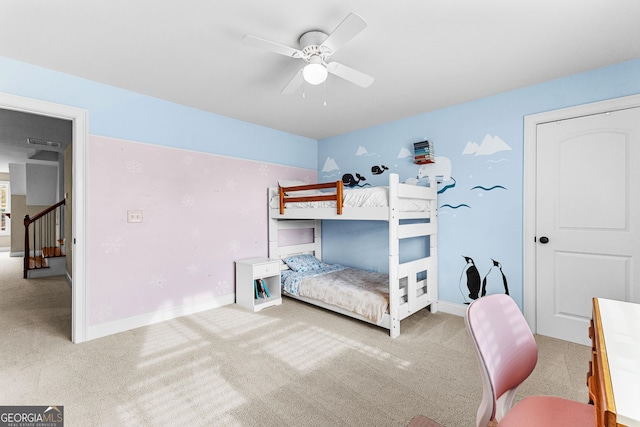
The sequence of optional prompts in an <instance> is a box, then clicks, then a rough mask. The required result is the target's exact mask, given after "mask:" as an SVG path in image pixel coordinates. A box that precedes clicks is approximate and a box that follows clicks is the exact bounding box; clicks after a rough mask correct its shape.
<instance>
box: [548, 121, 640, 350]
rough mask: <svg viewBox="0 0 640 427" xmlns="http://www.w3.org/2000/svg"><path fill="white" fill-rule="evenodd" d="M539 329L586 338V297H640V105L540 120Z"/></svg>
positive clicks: (575, 339) (564, 336)
mask: <svg viewBox="0 0 640 427" xmlns="http://www.w3.org/2000/svg"><path fill="white" fill-rule="evenodd" d="M536 149H537V161H536V242H537V243H536V300H537V303H536V307H537V309H536V319H537V322H536V323H537V332H538V333H539V334H542V335H548V336H551V337H555V338H560V339H563V340H568V341H573V342H577V343H582V344H585V345H590V342H591V341H590V340H589V337H588V325H589V319H591V299H592V298H593V297H601V298H610V299H615V300H620V301H632V302H640V283H639V282H640V231H639V229H640V108H631V109H626V110H619V111H612V112H609V113H603V114H596V115H591V116H585V117H579V118H574V119H568V120H561V121H557V122H551V123H544V124H539V125H538V126H537V145H536Z"/></svg>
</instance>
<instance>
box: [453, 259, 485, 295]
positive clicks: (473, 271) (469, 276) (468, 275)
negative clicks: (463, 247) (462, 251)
mask: <svg viewBox="0 0 640 427" xmlns="http://www.w3.org/2000/svg"><path fill="white" fill-rule="evenodd" d="M462 257H463V258H464V260H465V261H466V264H465V266H464V268H463V269H462V273H461V274H460V283H459V284H458V286H459V287H460V292H462V296H463V298H464V301H465V303H466V304H469V303H471V301H469V300H467V292H468V297H469V298H470V299H471V300H476V299H478V296H479V294H480V286H481V285H480V273H479V272H478V268H477V267H476V264H475V262H474V261H473V258H471V257H468V256H464V255H463V256H462ZM463 286H464V287H466V290H463Z"/></svg>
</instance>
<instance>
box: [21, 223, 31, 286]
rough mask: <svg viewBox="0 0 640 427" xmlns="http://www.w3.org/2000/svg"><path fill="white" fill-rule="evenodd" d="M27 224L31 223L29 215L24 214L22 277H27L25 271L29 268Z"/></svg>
mask: <svg viewBox="0 0 640 427" xmlns="http://www.w3.org/2000/svg"><path fill="white" fill-rule="evenodd" d="M29 224H31V218H29V215H25V216H24V263H23V272H22V277H23V278H24V279H26V278H27V271H28V270H29Z"/></svg>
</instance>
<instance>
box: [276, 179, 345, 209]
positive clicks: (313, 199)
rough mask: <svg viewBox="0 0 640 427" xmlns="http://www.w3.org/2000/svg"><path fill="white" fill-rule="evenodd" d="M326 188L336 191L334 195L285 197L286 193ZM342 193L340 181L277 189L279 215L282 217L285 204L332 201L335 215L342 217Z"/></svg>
mask: <svg viewBox="0 0 640 427" xmlns="http://www.w3.org/2000/svg"><path fill="white" fill-rule="evenodd" d="M326 188H330V189H335V190H336V191H335V193H331V194H323V195H311V196H287V193H292V192H296V191H309V190H323V189H326ZM343 191H344V184H343V182H342V181H336V182H327V183H324V184H308V185H297V186H295V187H279V188H278V194H279V196H280V215H284V205H285V203H296V202H323V201H334V200H335V202H336V213H337V214H338V215H342V204H343V200H342V199H343V197H342V196H343Z"/></svg>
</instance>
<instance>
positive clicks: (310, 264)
mask: <svg viewBox="0 0 640 427" xmlns="http://www.w3.org/2000/svg"><path fill="white" fill-rule="evenodd" d="M282 261H284V263H285V264H287V265H288V266H289V268H290V269H292V270H293V271H311V270H319V269H321V268H325V267H326V266H327V264H325V263H324V262H322V261H320V260H319V259H318V258H316V257H315V256H313V255H308V254H305V255H295V256H291V257H287V258H285V259H283V260H282Z"/></svg>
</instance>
